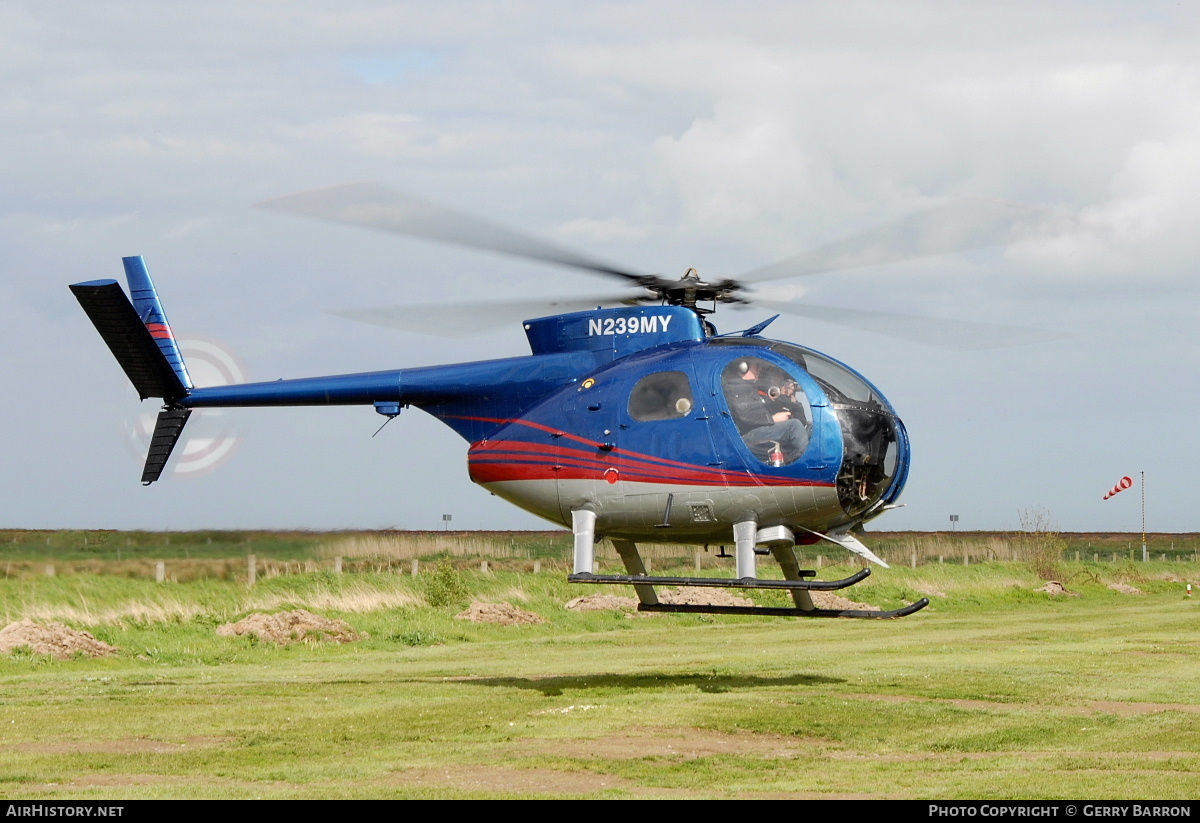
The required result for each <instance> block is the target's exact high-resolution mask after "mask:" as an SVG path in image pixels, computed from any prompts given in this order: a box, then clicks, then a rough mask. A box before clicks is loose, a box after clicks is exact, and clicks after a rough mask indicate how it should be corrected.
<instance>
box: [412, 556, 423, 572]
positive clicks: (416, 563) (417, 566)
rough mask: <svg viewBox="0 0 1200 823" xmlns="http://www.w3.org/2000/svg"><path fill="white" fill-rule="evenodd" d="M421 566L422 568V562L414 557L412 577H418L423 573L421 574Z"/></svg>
mask: <svg viewBox="0 0 1200 823" xmlns="http://www.w3.org/2000/svg"><path fill="white" fill-rule="evenodd" d="M420 566H421V564H420V562H419V561H418V560H417V558H415V557H414V558H413V562H412V575H413V577H416V576H417V575H418V574H420V573H421V572H420Z"/></svg>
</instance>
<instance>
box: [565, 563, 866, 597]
mask: <svg viewBox="0 0 1200 823" xmlns="http://www.w3.org/2000/svg"><path fill="white" fill-rule="evenodd" d="M814 575H816V572H814V571H809V570H807V569H804V570H801V572H800V576H801V577H813V576H814ZM870 576H871V570H870V569H863V570H862V571H860V572H859V573H858V574H854V575H851V576H850V577H845V578H842V579H841V580H762V579H760V578H757V577H743V578H740V579H737V578H728V577H650V576H648V575H647V576H643V575H640V574H639V575H629V574H572V575H570V576H568V577H567V581H568V582H570V583H609V584H612V583H617V584H620V585H625V586H629V585H637V586H698V587H708V588H715V589H809V590H811V591H821V592H828V591H835V590H837V589H844V588H846V587H848V586H853V585H854V584H855V583H858V582H861V581H863V580H866V579H867V578H868V577H870Z"/></svg>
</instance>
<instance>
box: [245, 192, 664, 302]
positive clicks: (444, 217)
mask: <svg viewBox="0 0 1200 823" xmlns="http://www.w3.org/2000/svg"><path fill="white" fill-rule="evenodd" d="M258 205H259V206H260V207H262V208H265V209H270V210H272V211H280V212H287V213H289V214H300V215H304V216H305V217H316V218H320V219H322V220H332V221H335V222H338V223H349V224H350V225H354V226H370V227H372V228H376V229H382V230H384V231H390V232H397V233H399V234H407V235H412V236H414V237H423V238H425V239H427V240H436V241H439V242H442V243H450V244H453V245H456V246H470V247H472V248H476V249H482V250H484V251H491V252H498V253H500V254H509V255H512V256H514V257H524V258H527V259H531V260H540V261H542V262H545V263H555V264H557V265H560V266H571V267H574V268H577V269H586V270H587V271H592V272H598V273H599V274H606V275H609V276H613V277H620V278H623V279H625V280H632V281H635V282H637V281H639V280H640V279H641V277H642V275H640V274H637V273H636V272H630V271H626V270H625V269H621V268H618V267H616V266H614V265H612V264H610V263H606V262H604V261H602V260H597V259H595V258H591V257H588V256H586V255H583V254H580V253H579V252H576V251H572V250H571V249H566V248H563V247H561V246H556V245H554V244H553V243H547V242H546V241H544V240H538V239H536V238H533V237H529V236H528V235H525V234H521V233H520V232H516V231H513V230H512V229H507V228H505V227H503V226H500V225H497V224H495V223H492V222H490V221H487V220H484V219H482V218H479V217H473V216H472V215H469V214H463V213H462V212H458V211H454V210H453V209H449V208H447V207H445V206H439V205H437V204H436V203H431V202H429V201H428V200H422V199H421V198H419V197H416V196H414V195H411V194H408V193H406V192H402V191H399V190H397V189H393V188H390V187H388V186H384V185H381V184H379V183H372V182H369V181H366V182H361V183H348V184H346V185H342V186H332V187H330V188H326V189H314V190H312V191H305V192H300V193H298V194H291V195H287V196H284V197H277V198H275V199H273V200H267V201H265V202H262V203H259V204H258Z"/></svg>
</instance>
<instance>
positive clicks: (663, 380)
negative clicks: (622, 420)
mask: <svg viewBox="0 0 1200 823" xmlns="http://www.w3.org/2000/svg"><path fill="white" fill-rule="evenodd" d="M695 405H696V402H695V399H694V398H693V397H692V385H691V383H690V382H689V381H688V378H687V375H686V374H684V373H683V372H681V371H663V372H658V373H657V374H651V375H649V376H648V377H643V378H642V379H641V380H639V381H638V384H637V385H636V386H634V387H633V391H632V392H631V393H630V395H629V416H630V417H632V418H633V419H634V420H637V421H638V422H642V423H644V422H648V421H652V420H675V419H678V418H680V417H687V415H688V414H689V413H690V412H691V410H692V407H693V406H695Z"/></svg>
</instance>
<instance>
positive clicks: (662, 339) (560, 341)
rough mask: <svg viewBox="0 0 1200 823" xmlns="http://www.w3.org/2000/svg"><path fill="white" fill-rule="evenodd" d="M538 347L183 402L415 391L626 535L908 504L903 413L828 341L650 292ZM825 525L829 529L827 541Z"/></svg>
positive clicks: (538, 509)
mask: <svg viewBox="0 0 1200 823" xmlns="http://www.w3.org/2000/svg"><path fill="white" fill-rule="evenodd" d="M524 328H525V332H526V335H527V337H528V339H529V344H530V348H531V349H532V354H531V355H529V356H525V357H518V358H508V359H503V360H491V361H482V362H475V363H461V364H454V365H446V366H433V367H425V368H414V369H400V370H395V371H383V372H369V373H364V374H347V375H337V376H331V377H315V378H302V379H296V380H278V381H274V382H269V383H252V384H241V385H233V386H219V387H210V388H189V390H188V393H187V394H186V396H183V397H181V398H177V399H175V400H174V403H175V404H176V405H177V406H179V407H182V408H203V407H213V406H266V405H270V406H276V405H280V406H282V405H326V404H338V405H342V404H365V405H373V406H374V407H375V409H376V411H378V412H380V413H381V414H385V415H389V416H391V415H395V414H398V413H399V412H400V410H401V409H402V408H403V407H406V406H416V407H418V408H420V409H422V410H424V411H426V412H428V413H429V414H432V415H433V416H435V417H437V418H438V419H440V420H442V421H443V422H445V423H446V424H447V425H448V426H450V427H451V428H453V429H454V430H455V431H456V432H458V433H459V434H460V435H461V436H462V437H463V438H464V439H466V440H467V441H468V442H469V443H470V447H469V450H468V454H467V457H468V466H469V470H470V474H471V478H472V480H474V481H475V482H476V483H478V484H480V485H482V486H483V487H485V488H487V489H488V490H489V491H491V492H493V493H494V494H496V495H498V496H500V497H502V498H504V499H506V500H509V501H511V502H512V503H514V504H516V505H518V506H520V507H522V508H524V509H526V510H528V511H531V512H533V513H535V514H537V515H539V516H541V517H543V518H545V519H547V520H550V521H552V522H555V523H559V524H562V525H565V526H568V527H570V526H571V522H572V512H574V511H579V510H581V509H586V510H588V511H592V512H594V513H595V515H596V531H597V533H603V534H607V535H610V536H614V537H621V538H625V539H629V540H642V541H653V542H660V543H670V542H705V543H725V542H728V540H729V534H730V530H731V528H732V524H734V523H737V522H739V521H740V520H744V519H745V518H746V517H747V516H748V514H750V515H752V516H753V519H754V520H755V521H756V522H758V523H759V524H760V525H761V526H763V527H772V526H786V527H787V528H789V529H791V530H792V531H793V532H795V533H797V534H800V535H803V534H804V533H806V532H809V533H816V534H822V533H827V532H836V531H845V530H847V529H849V528H851V527H853V526H855V525H857V524H858V523H861V522H863V521H865V520H868V519H870V518H872V517H874V516H876V515H878V514H879V513H881V512H882V511H883V510H884V509H885V508H887V507H889V506H890V505H892V504H894V502H895V500H896V498H897V497H898V496H899V494H900V491H901V489H902V488H903V486H904V482H905V479H906V477H907V474H908V466H909V448H908V438H907V435H906V433H905V431H904V427H903V425H902V423H901V422H900V420H899V418H898V417H897V416H896V414H895V412H894V411H893V410H892V408H891V406H890V405H889V404H888V402H887V401H886V400H885V399H884V398H883V396H882V395H881V394H880V393H879V391H878V390H877V389H875V387H874V386H872V385H871V384H870V383H869V382H867V381H866V380H865V379H864V378H863V377H862V376H861V375H859V374H858V373H857V372H855V371H853V370H852V369H850V368H848V367H847V366H845V365H843V364H841V363H838V362H837V361H834V360H832V359H831V358H828V357H826V356H825V355H822V354H820V353H818V352H815V351H812V350H810V349H806V348H803V347H799V346H795V345H792V344H789V343H784V342H782V341H774V340H768V339H765V338H762V337H760V336H758V335H753V334H748V335H743V336H724V337H720V336H713V335H712V333H711V327H709V326H707V324H706V323H705V322H704V320H703V319H702V318H701V317H700V316H699V315H698V314H697V313H696V312H694V311H693V310H691V309H688V308H685V307H681V306H637V307H621V308H615V309H596V310H594V311H585V312H575V313H571V314H563V315H556V316H553V317H544V318H539V319H535V320H529V321H526V322H525V324H524ZM813 539H817V538H815V537H814V538H813Z"/></svg>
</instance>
